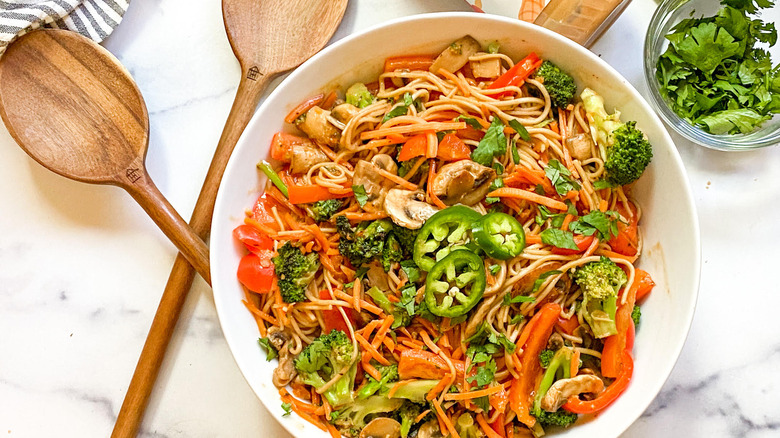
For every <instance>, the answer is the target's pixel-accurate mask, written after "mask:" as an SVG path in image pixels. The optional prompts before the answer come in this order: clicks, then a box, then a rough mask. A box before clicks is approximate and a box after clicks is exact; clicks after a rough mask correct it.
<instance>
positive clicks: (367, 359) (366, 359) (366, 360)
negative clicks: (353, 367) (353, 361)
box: [361, 355, 382, 380]
mask: <svg viewBox="0 0 780 438" xmlns="http://www.w3.org/2000/svg"><path fill="white" fill-rule="evenodd" d="M361 362H362V363H363V370H364V371H365V372H366V373H368V375H369V376H371V377H373V378H374V379H376V380H382V373H380V372H379V370H377V369H376V367H374V366H373V365H371V356H369V355H365V356H363V360H362V361H361Z"/></svg>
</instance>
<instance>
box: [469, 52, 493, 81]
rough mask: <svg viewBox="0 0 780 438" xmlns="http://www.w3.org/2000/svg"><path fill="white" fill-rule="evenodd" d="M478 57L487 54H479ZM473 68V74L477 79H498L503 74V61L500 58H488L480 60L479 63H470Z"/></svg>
mask: <svg viewBox="0 0 780 438" xmlns="http://www.w3.org/2000/svg"><path fill="white" fill-rule="evenodd" d="M477 55H485V53H477ZM469 66H470V67H471V73H472V74H473V75H474V77H475V78H487V79H493V78H497V77H498V76H499V75H500V74H501V59H500V58H487V59H480V60H479V61H469Z"/></svg>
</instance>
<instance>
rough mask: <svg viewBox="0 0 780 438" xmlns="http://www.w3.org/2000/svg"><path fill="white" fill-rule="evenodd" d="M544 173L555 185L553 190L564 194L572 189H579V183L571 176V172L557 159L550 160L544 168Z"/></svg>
mask: <svg viewBox="0 0 780 438" xmlns="http://www.w3.org/2000/svg"><path fill="white" fill-rule="evenodd" d="M544 174H545V175H546V176H547V178H548V179H549V180H550V182H551V183H552V185H553V187H555V191H556V192H557V193H558V194H559V195H561V196H565V195H566V194H567V193H569V192H570V191H572V190H579V189H580V184H579V183H578V182H577V181H574V179H572V178H571V172H569V169H567V168H566V166H564V165H563V164H561V162H560V161H558V160H550V162H549V163H547V167H545V168H544Z"/></svg>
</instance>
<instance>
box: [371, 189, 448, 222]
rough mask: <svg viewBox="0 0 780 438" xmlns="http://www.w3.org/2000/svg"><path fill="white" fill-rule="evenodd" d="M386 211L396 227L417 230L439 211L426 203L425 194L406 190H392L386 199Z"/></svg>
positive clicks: (420, 191)
mask: <svg viewBox="0 0 780 438" xmlns="http://www.w3.org/2000/svg"><path fill="white" fill-rule="evenodd" d="M384 208H385V211H386V212H387V214H388V215H389V216H390V219H392V220H393V222H395V224H396V225H400V226H402V227H404V228H409V229H410V230H416V229H418V228H420V227H422V226H423V223H425V221H427V220H428V218H429V217H431V216H433V215H434V213H436V212H437V211H439V209H438V208H436V207H434V206H433V205H431V204H429V203H427V202H425V192H423V191H422V190H417V191H414V192H413V191H411V190H404V189H390V191H388V192H387V196H386V197H385V204H384Z"/></svg>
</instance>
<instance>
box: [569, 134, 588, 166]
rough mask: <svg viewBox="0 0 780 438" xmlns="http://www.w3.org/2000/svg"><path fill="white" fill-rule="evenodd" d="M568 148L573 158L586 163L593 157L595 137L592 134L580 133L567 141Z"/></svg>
mask: <svg viewBox="0 0 780 438" xmlns="http://www.w3.org/2000/svg"><path fill="white" fill-rule="evenodd" d="M566 146H567V147H568V148H569V152H571V156H572V158H576V159H578V160H580V161H585V160H587V159H588V158H590V157H592V156H593V146H594V144H593V137H592V136H591V135H590V133H587V134H585V133H579V134H577V135H573V136H571V137H569V138H567V139H566Z"/></svg>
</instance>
